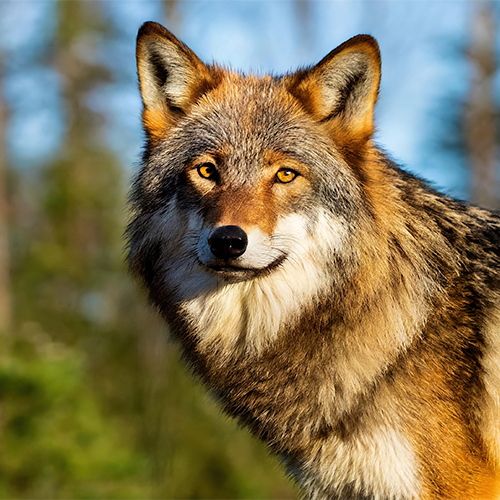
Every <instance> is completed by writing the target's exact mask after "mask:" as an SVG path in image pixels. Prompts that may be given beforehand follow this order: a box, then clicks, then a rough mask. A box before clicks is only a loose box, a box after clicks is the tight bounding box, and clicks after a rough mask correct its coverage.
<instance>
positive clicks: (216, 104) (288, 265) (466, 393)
mask: <svg viewBox="0 0 500 500" xmlns="http://www.w3.org/2000/svg"><path fill="white" fill-rule="evenodd" d="M137 54H138V68H139V79H140V82H141V91H142V95H143V101H144V114H143V119H144V127H145V129H146V132H147V134H148V142H147V148H146V152H145V156H144V166H143V168H142V170H141V172H140V173H139V175H138V178H137V180H136V182H135V185H134V186H135V187H134V190H133V193H132V207H133V210H134V213H133V220H132V222H131V225H130V228H129V232H128V236H129V241H130V250H129V263H130V267H131V270H132V271H133V272H134V273H135V274H136V275H137V276H139V277H140V279H141V280H142V281H143V283H144V284H145V286H146V287H147V288H148V290H149V293H150V296H151V300H152V301H153V303H154V304H155V305H156V306H157V307H158V308H159V309H160V311H161V313H162V314H163V316H164V317H165V319H166V320H167V321H168V322H169V324H170V325H171V327H172V330H173V332H174V334H175V335H176V337H177V338H178V339H179V341H180V342H181V344H182V346H183V348H184V352H185V356H186V359H187V360H188V361H189V363H190V365H191V366H192V368H193V369H194V371H195V372H196V373H198V374H200V375H201V376H202V377H203V379H204V380H205V381H206V383H207V384H208V386H209V387H210V388H211V389H212V390H213V391H214V392H215V393H216V394H217V395H218V396H219V397H220V399H221V400H222V401H223V404H224V406H225V409H226V411H227V412H228V413H229V414H231V415H234V416H235V417H237V418H238V419H239V420H240V421H241V422H242V423H244V424H245V425H247V426H248V427H249V428H250V429H251V431H252V432H253V433H254V434H255V435H256V436H257V437H259V438H261V439H263V440H264V441H265V442H266V443H268V445H269V447H270V448H271V450H272V451H274V452H275V453H277V454H280V455H281V456H282V457H283V458H284V461H285V464H286V466H287V469H288V472H289V473H290V475H292V476H293V477H294V478H295V479H296V481H297V482H298V483H299V485H300V486H301V487H302V489H303V491H304V493H305V494H306V495H307V496H309V497H310V498H315V499H316V498H325V499H326V498H338V499H340V498H353V499H359V500H366V499H368V498H394V499H409V498H412V499H416V498H420V499H429V500H430V499H443V500H444V499H493V498H498V497H499V495H500V458H499V456H500V455H499V453H498V450H497V446H498V445H499V444H500V443H499V438H498V436H500V428H499V427H500V408H499V406H500V404H499V403H498V399H499V398H500V389H497V385H498V384H497V380H498V381H500V369H499V370H497V367H498V366H499V364H500V324H499V323H500V320H499V317H500V309H499V307H500V279H499V276H500V217H499V215H498V214H496V213H493V212H488V211H486V210H481V209H478V208H475V207H470V206H467V205H465V204H462V203H461V202H458V201H455V200H452V199H450V198H447V197H444V196H442V195H440V194H439V193H437V192H435V191H434V190H432V189H431V188H429V186H428V185H427V184H426V183H425V182H423V181H421V180H420V179H418V178H416V177H414V176H412V175H410V174H407V173H405V172H404V171H402V170H400V169H399V168H397V167H396V166H395V165H394V164H393V163H392V162H391V161H390V160H388V159H387V157H385V156H384V154H382V153H381V152H380V151H379V150H378V149H377V147H376V145H375V144H374V143H373V142H372V139H371V136H372V133H373V129H374V124H373V110H374V106H375V102H376V99H377V94H378V88H379V81H380V54H379V52H378V47H377V44H376V42H375V40H374V39H373V38H371V37H369V36H367V35H360V36H358V37H355V38H353V39H351V40H349V41H348V42H346V43H344V44H342V45H341V46H340V47H338V48H337V49H335V50H334V51H332V52H331V53H330V54H329V55H328V56H326V57H325V58H324V59H323V60H322V61H320V62H319V63H318V64H317V65H316V66H314V67H312V68H309V69H304V70H299V71H297V72H296V73H293V74H289V75H285V76H284V77H281V78H272V77H269V76H267V77H256V76H252V75H251V76H244V75H242V74H239V73H237V72H233V71H229V70H225V69H222V68H219V67H217V66H215V65H214V66H206V65H204V64H203V63H202V62H201V61H200V60H199V59H198V58H197V57H196V56H195V55H194V54H193V53H192V52H191V51H190V50H189V49H188V48H187V47H186V46H185V45H183V44H182V43H181V42H179V41H178V40H176V39H175V37H173V35H171V34H170V33H169V32H168V31H166V30H165V29H164V28H163V27H160V26H159V25H156V24H154V23H147V24H146V25H145V26H144V27H143V28H141V31H140V32H139V37H138V51H137ZM206 163H208V164H210V165H211V166H212V167H213V168H214V169H215V171H216V173H217V175H216V177H213V178H209V179H207V178H205V177H202V176H200V175H199V172H198V167H199V166H200V165H203V164H206ZM282 168H285V169H291V170H293V171H295V172H296V173H297V174H298V175H297V177H296V178H295V179H294V180H293V181H292V182H290V183H280V182H279V181H278V180H277V177H276V175H277V172H278V171H279V170H280V169H282ZM228 226H229V227H232V226H238V227H239V228H240V229H242V230H243V231H244V233H245V234H248V249H247V250H244V253H243V254H242V255H241V256H239V257H237V258H234V257H229V256H227V257H225V258H222V257H218V256H217V255H216V252H215V251H214V250H213V249H211V247H210V245H211V243H210V235H213V234H214V232H215V231H216V229H217V228H220V227H224V228H227V227H228ZM252 238H253V239H252ZM276 256H278V257H276ZM241 262H243V264H241ZM497 422H498V423H497Z"/></svg>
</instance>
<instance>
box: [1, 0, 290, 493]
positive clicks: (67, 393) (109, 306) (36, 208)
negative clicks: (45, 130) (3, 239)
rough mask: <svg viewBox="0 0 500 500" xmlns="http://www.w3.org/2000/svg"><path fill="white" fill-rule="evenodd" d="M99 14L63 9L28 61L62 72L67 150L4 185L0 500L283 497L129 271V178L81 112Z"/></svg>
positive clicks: (95, 120) (100, 67)
mask: <svg viewBox="0 0 500 500" xmlns="http://www.w3.org/2000/svg"><path fill="white" fill-rule="evenodd" d="M101 6H102V2H87V1H84V0H74V1H71V2H67V1H62V0H61V1H59V2H57V10H56V11H55V12H56V14H57V16H58V19H57V22H56V23H55V31H54V36H53V40H52V42H51V44H49V46H47V47H46V49H45V50H43V51H40V56H39V57H40V61H38V62H37V64H40V65H47V66H51V67H55V68H57V71H58V74H59V78H60V81H61V88H62V98H63V102H64V115H65V117H66V121H67V127H66V132H65V137H64V144H63V146H62V148H61V150H60V151H59V154H58V155H57V157H56V158H54V159H52V160H51V161H50V162H49V163H47V164H46V165H44V166H43V168H42V169H41V170H40V171H37V172H35V173H34V172H31V171H23V170H19V169H16V168H13V166H12V165H11V166H10V168H9V169H8V172H7V174H8V175H7V179H8V183H7V186H6V195H7V201H8V232H9V237H10V250H11V251H10V277H11V280H10V283H9V284H8V290H9V294H10V296H11V297H10V298H11V302H12V311H11V313H12V321H11V325H12V326H11V327H10V328H9V329H8V331H3V332H1V335H0V347H2V349H1V354H0V497H2V498H54V499H57V498H194V499H196V498H292V497H294V492H293V490H292V489H291V487H290V485H289V484H288V482H287V481H286V480H285V479H284V478H283V473H282V471H281V470H280V468H279V466H278V463H277V461H276V459H274V458H272V457H270V456H269V454H268V452H267V451H266V450H265V448H264V447H263V445H261V444H260V443H258V442H257V441H256V440H255V439H253V438H252V437H251V436H250V435H249V434H248V433H247V432H246V431H245V430H242V429H240V428H238V427H237V426H236V424H235V422H234V421H232V420H229V419H228V418H226V417H225V416H224V415H222V413H221V412H220V410H219V408H218V407H217V406H216V405H215V403H214V402H213V401H212V400H211V398H210V396H209V394H208V393H207V391H206V390H205V388H203V387H202V386H201V384H199V383H198V382H197V381H196V380H194V378H193V377H192V376H191V375H190V374H189V373H188V370H186V367H185V366H184V364H183V362H182V361H180V359H179V353H178V351H177V348H176V346H175V345H173V344H172V342H171V341H170V340H169V337H168V333H167V331H166V327H165V326H164V325H163V324H162V323H161V322H160V321H159V319H158V318H157V317H156V315H155V313H154V312H153V311H151V310H150V309H149V306H148V305H147V304H146V300H145V298H144V296H143V294H142V293H141V292H140V291H139V290H138V289H137V287H136V286H135V285H134V284H133V283H132V280H131V279H130V278H129V276H128V275H127V273H126V269H125V265H124V263H123V240H122V234H123V230H124V227H125V224H126V220H125V219H126V216H125V208H124V207H125V198H126V182H125V177H126V176H125V175H124V168H123V166H122V165H120V163H119V160H118V159H117V158H115V157H114V155H113V154H112V153H111V151H110V150H109V149H108V148H107V147H106V145H105V143H104V141H103V140H102V137H101V133H100V131H101V127H102V124H103V122H104V121H105V117H103V116H101V115H99V113H98V112H96V111H95V110H94V109H92V108H91V106H89V105H88V95H89V92H91V91H93V90H96V89H99V88H100V87H99V86H100V85H102V84H103V83H104V82H107V81H109V80H110V79H111V78H112V75H111V73H110V70H109V68H108V67H106V65H105V62H104V61H103V58H102V57H101V58H100V57H98V54H96V53H95V52H93V51H95V50H96V48H95V47H96V46H98V44H96V42H95V41H96V40H98V41H99V40H100V41H103V40H107V41H112V40H113V37H116V36H118V35H117V33H114V32H113V30H112V28H111V27H110V26H108V25H107V24H106V23H105V22H103V19H102V12H101ZM128 83H130V82H127V84H128ZM0 98H1V99H2V101H3V104H4V105H5V106H6V107H7V108H8V106H9V103H8V102H6V101H5V98H4V96H0ZM3 125H4V126H5V123H4V124H3ZM2 131H5V127H0V132H2ZM0 140H1V141H4V145H3V146H0V147H3V148H4V146H5V138H4V137H0ZM27 140H29V139H27ZM0 196H2V193H1V191H0ZM0 210H1V203H0ZM0 224H1V219H0ZM0 265H1V261H0ZM0 285H2V284H0ZM3 285H5V283H4V284H3Z"/></svg>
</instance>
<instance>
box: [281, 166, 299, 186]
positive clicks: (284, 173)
mask: <svg viewBox="0 0 500 500" xmlns="http://www.w3.org/2000/svg"><path fill="white" fill-rule="evenodd" d="M297 175H299V174H297V172H295V171H294V170H290V169H288V168H282V169H281V170H278V171H277V172H276V179H277V180H278V181H279V182H281V183H283V184H286V183H287V182H292V181H293V180H294V179H295V178H296V177H297Z"/></svg>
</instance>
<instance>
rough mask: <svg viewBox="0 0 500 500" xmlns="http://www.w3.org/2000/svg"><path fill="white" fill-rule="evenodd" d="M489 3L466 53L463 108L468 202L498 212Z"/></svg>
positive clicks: (477, 21)
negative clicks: (469, 76)
mask: <svg viewBox="0 0 500 500" xmlns="http://www.w3.org/2000/svg"><path fill="white" fill-rule="evenodd" d="M493 9H494V7H493V6H492V4H490V3H481V4H479V5H478V6H477V10H476V15H475V17H474V19H473V25H472V37H471V45H470V48H469V50H468V55H469V59H470V63H471V66H472V71H473V73H472V81H471V86H470V91H469V96H468V99H467V102H466V108H465V136H466V146H467V152H468V157H469V162H470V168H471V201H472V202H473V203H475V204H477V205H480V206H482V207H485V208H491V209H497V208H499V195H498V147H497V126H496V119H497V117H496V115H497V111H496V105H495V101H494V95H493V92H494V78H495V74H496V71H497V58H496V52H495V38H496V32H497V26H496V23H495V16H494V12H493Z"/></svg>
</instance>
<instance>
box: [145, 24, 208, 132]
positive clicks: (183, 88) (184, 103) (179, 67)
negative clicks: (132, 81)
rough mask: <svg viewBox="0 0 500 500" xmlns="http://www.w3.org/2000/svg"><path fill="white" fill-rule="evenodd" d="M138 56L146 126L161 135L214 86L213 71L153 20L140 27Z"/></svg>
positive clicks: (149, 130)
mask: <svg viewBox="0 0 500 500" xmlns="http://www.w3.org/2000/svg"><path fill="white" fill-rule="evenodd" d="M136 57H137V71H138V75H139V84H140V89H141V96H142V102H143V104H144V112H143V122H144V128H145V129H146V132H148V133H149V134H151V135H153V136H160V135H162V134H163V133H164V132H165V130H166V129H167V128H168V127H169V126H171V125H172V124H173V123H174V122H175V121H176V120H177V119H179V117H180V116H182V115H183V114H185V113H186V112H187V111H188V109H189V107H190V106H191V104H192V103H193V102H194V101H195V100H196V98H197V97H199V96H200V95H201V94H202V93H204V92H206V91H207V90H209V88H211V87H212V86H213V75H212V74H211V71H210V69H209V68H208V67H207V66H206V65H205V64H203V63H202V62H201V61H200V59H198V57H197V56H196V54H195V53H194V52H193V51H192V50H190V49H189V48H188V47H187V46H186V45H184V44H183V43H182V42H181V41H179V40H178V39H177V38H175V36H174V35H172V33H170V31H168V30H167V29H166V28H164V27H163V26H162V25H161V24H158V23H154V22H147V23H144V24H143V25H142V26H141V28H140V29H139V33H138V35H137V48H136Z"/></svg>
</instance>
